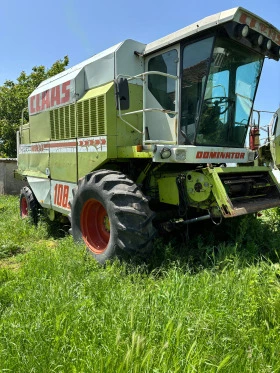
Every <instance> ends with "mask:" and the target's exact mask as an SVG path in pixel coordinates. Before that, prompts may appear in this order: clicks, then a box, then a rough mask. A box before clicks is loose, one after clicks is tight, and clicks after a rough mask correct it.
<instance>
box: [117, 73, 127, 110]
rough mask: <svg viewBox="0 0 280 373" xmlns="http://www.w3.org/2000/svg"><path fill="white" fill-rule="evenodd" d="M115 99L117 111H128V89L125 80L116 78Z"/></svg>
mask: <svg viewBox="0 0 280 373" xmlns="http://www.w3.org/2000/svg"><path fill="white" fill-rule="evenodd" d="M115 98H116V108H117V110H119V109H120V110H128V109H129V88H128V81H127V79H126V78H118V79H116V80H115Z"/></svg>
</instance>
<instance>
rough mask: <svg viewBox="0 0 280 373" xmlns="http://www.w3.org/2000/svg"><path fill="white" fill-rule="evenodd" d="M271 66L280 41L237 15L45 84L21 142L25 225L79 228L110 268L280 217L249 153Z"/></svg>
mask: <svg viewBox="0 0 280 373" xmlns="http://www.w3.org/2000/svg"><path fill="white" fill-rule="evenodd" d="M265 57H268V58H272V59H274V60H276V61H278V60H279V57H280V32H279V30H277V29H276V28H275V27H274V26H272V25H271V24H269V23H267V22H266V21H264V20H263V19H261V18H259V17H258V16H256V15H254V14H252V13H250V12H249V11H247V10H245V9H243V8H234V9H230V10H227V11H223V12H221V13H218V14H215V15H213V16H210V17H207V18H205V19H203V20H201V21H199V22H196V23H194V24H192V25H190V26H187V27H185V28H183V29H181V30H179V31H177V32H175V33H173V34H170V35H168V36H166V37H164V38H162V39H159V40H156V41H154V42H152V43H150V44H142V43H139V42H137V41H133V40H126V41H124V42H122V43H119V44H117V45H115V46H113V47H111V48H109V49H107V50H105V51H104V52H101V53H99V54H97V55H95V56H93V57H91V58H90V59H88V60H86V61H84V62H82V63H80V64H78V65H76V66H74V67H72V68H70V69H68V70H66V71H65V72H62V73H60V74H58V75H56V76H54V77H52V78H50V79H48V80H46V81H44V82H42V83H41V84H40V85H39V86H38V88H37V89H36V90H35V91H34V92H33V93H32V94H31V96H30V97H29V102H28V105H29V123H28V124H23V125H22V126H21V128H20V131H19V134H18V170H17V174H18V175H19V176H20V177H21V178H22V179H24V180H27V182H28V186H27V187H24V188H23V189H22V191H21V196H20V210H21V216H22V217H25V216H27V215H30V216H31V217H32V218H33V219H34V220H36V218H37V213H38V209H46V210H47V211H48V216H49V218H50V219H51V220H55V219H59V218H61V216H67V217H69V219H70V222H71V230H72V234H73V237H74V239H75V240H77V241H84V242H85V244H86V246H87V248H88V250H89V251H90V252H91V253H92V255H93V256H94V257H95V258H96V259H97V261H99V262H100V263H104V262H105V261H106V260H107V259H110V258H114V257H115V256H116V255H119V253H121V252H122V251H125V252H127V253H129V254H130V255H136V254H137V255H138V254H140V255H142V256H145V255H147V254H148V252H149V251H150V250H151V248H152V239H153V238H154V236H155V234H156V232H157V231H158V230H167V231H171V230H172V229H176V227H180V228H182V227H184V226H185V227H186V226H187V225H188V224H190V223H193V222H199V221H202V220H205V219H212V220H213V222H219V221H220V220H221V219H222V218H233V217H236V216H240V215H244V214H249V213H255V212H257V211H260V210H264V209H269V208H272V207H275V206H279V205H280V194H279V185H278V183H277V180H276V178H275V177H274V174H273V172H272V171H271V168H270V167H269V166H267V165H263V166H259V165H256V164H255V162H254V158H255V151H254V150H251V149H248V148H246V147H245V140H246V136H247V132H248V130H249V124H250V116H251V113H252V110H253V104H254V99H255V96H256V91H257V87H258V83H259V79H260V75H261V71H262V67H263V62H264V59H265ZM233 163H234V164H236V165H237V167H227V165H228V164H233ZM241 166H242V167H241Z"/></svg>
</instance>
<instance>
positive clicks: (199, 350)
mask: <svg viewBox="0 0 280 373" xmlns="http://www.w3.org/2000/svg"><path fill="white" fill-rule="evenodd" d="M187 236H188V237H187ZM279 254H280V212H279V210H278V209H274V210H270V211H268V212H267V213H265V214H264V215H263V216H262V217H261V218H255V217H245V218H242V219H238V220H234V221H230V222H228V221H227V222H225V223H224V224H223V225H221V226H220V227H215V226H209V225H200V223H197V225H196V226H195V225H193V226H189V228H188V234H181V235H179V234H178V237H175V235H172V237H170V238H164V239H161V240H157V241H156V242H155V244H154V252H153V254H152V256H151V257H150V258H149V259H147V260H146V261H145V263H142V262H137V263H135V262H133V261H128V260H127V261H126V262H119V261H115V262H113V263H108V264H107V265H106V266H100V265H98V264H97V263H96V262H95V261H94V259H92V257H91V256H90V255H89V254H88V253H87V252H86V251H85V249H84V247H82V246H78V245H76V244H75V243H74V242H73V240H72V237H71V236H69V235H68V234H67V229H65V227H63V226H58V225H52V226H51V225H50V224H49V223H48V222H47V221H46V219H45V218H43V217H42V219H41V220H40V222H39V224H38V226H37V227H35V226H32V225H31V224H30V222H28V221H27V220H21V219H20V217H19V208H18V198H17V197H12V196H0V372H1V373H2V372H3V373H4V372H5V373H6V372H13V373H29V372H30V373H31V372H32V373H48V372H65V373H71V372H73V373H87V372H90V373H126V372H129V373H138V372H139V373H145V372H147V373H167V372H168V373H175V372H178V373H181V372H188V373H190V372H199V373H200V372H227V373H228V372H234V373H235V372H236V373H243V372H252V373H266V372H267V373H272V372H273V373H276V372H280V265H279Z"/></svg>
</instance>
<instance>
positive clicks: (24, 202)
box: [19, 186, 39, 224]
mask: <svg viewBox="0 0 280 373" xmlns="http://www.w3.org/2000/svg"><path fill="white" fill-rule="evenodd" d="M19 207H20V217H21V218H22V219H26V218H29V219H30V221H31V222H32V223H33V224H37V223H38V212H39V203H38V202H37V199H36V197H35V195H34V193H33V192H32V190H31V189H30V188H29V187H27V186H25V187H23V188H22V189H21V191H20V198H19Z"/></svg>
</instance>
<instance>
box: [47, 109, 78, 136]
mask: <svg viewBox="0 0 280 373" xmlns="http://www.w3.org/2000/svg"><path fill="white" fill-rule="evenodd" d="M50 121H51V138H52V140H60V139H69V138H74V137H76V130H75V105H74V104H72V105H68V106H64V107H62V108H59V109H54V110H51V111H50Z"/></svg>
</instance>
